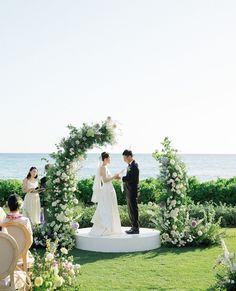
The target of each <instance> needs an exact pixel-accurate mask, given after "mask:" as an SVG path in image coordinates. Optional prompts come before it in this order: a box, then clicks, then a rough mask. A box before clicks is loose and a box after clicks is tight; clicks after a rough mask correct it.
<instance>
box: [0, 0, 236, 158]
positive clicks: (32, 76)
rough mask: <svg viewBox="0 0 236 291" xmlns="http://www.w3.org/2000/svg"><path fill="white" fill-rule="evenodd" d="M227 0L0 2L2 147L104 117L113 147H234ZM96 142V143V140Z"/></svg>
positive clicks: (47, 138) (51, 138)
mask: <svg viewBox="0 0 236 291" xmlns="http://www.w3.org/2000/svg"><path fill="white" fill-rule="evenodd" d="M235 11H236V2H235V1H234V0H227V1H223V0H221V1H219V0H214V1H210V0H198V1H192V0H178V1H176V0H165V1H158V0H154V1H151V0H90V1H86V0H84V1H79V0H74V1H73V0H47V1H46V0H38V1H36V0H34V1H32V0H29V1H25V0H24V1H23V0H11V1H0V152H2V153H4V152H8V153H10V152H14V153H18V152H25V153H28V152H40V153H42V152H51V151H54V149H55V146H54V145H55V143H58V142H59V141H60V139H61V138H62V137H64V136H66V135H67V132H68V131H67V129H66V126H67V124H73V125H75V126H77V127H80V126H81V124H82V123H83V122H87V123H92V122H99V121H101V120H103V119H105V118H106V117H107V116H111V117H112V118H113V119H114V120H117V121H118V122H119V127H120V129H121V132H122V133H121V134H119V136H118V141H117V144H116V145H115V146H113V147H108V148H107V150H109V151H111V152H120V151H122V150H123V149H125V148H131V149H132V150H133V151H134V152H136V153H150V152H153V151H154V150H155V149H160V147H161V146H160V142H161V141H162V140H163V138H164V137H165V136H169V137H170V139H171V140H172V142H173V145H174V146H175V147H176V148H178V149H179V150H180V152H182V153H212V154H213V153H226V154H227V153H236V134H235V116H236V72H235V71H236V53H235V52H236V34H235V32H236V17H235ZM95 151H97V149H95Z"/></svg>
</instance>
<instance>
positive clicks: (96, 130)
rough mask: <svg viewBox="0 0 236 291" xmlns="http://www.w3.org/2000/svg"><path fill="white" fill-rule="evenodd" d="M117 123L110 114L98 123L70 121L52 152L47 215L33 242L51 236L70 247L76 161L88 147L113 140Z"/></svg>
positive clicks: (74, 224) (74, 214) (72, 231)
mask: <svg viewBox="0 0 236 291" xmlns="http://www.w3.org/2000/svg"><path fill="white" fill-rule="evenodd" d="M115 128H116V125H115V123H114V122H113V121H112V119H111V118H110V117H108V118H107V119H106V120H105V121H103V122H101V123H100V124H98V123H97V124H91V125H88V124H85V123H84V124H83V125H82V127H81V128H79V129H77V128H76V127H74V126H72V125H69V126H68V129H69V135H68V137H66V138H63V139H62V140H61V142H60V143H59V144H58V145H56V147H57V152H54V153H52V154H51V157H52V158H53V159H54V161H55V163H54V165H53V167H51V168H50V170H49V171H48V173H47V191H46V193H45V195H46V197H45V198H46V199H45V200H46V201H47V205H48V209H47V219H46V223H45V224H44V225H43V226H40V227H38V228H37V229H36V231H35V243H36V244H37V245H45V241H46V240H47V239H48V238H50V239H52V240H58V241H59V243H60V245H62V246H67V247H69V248H70V247H73V245H74V235H75V230H76V228H77V227H78V224H77V223H76V221H77V220H78V218H79V213H76V207H75V206H76V204H78V200H77V199H76V196H75V191H76V189H77V187H76V186H77V177H76V169H77V164H78V162H79V161H81V160H83V159H84V158H85V157H86V153H87V151H88V150H89V149H92V148H94V147H95V146H104V145H107V144H113V143H114V142H115Z"/></svg>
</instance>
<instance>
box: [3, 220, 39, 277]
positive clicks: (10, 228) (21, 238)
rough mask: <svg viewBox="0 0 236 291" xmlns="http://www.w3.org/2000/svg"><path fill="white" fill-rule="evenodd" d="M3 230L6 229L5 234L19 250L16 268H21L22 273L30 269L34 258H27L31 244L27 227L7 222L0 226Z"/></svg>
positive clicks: (30, 236) (18, 223)
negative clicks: (14, 242)
mask: <svg viewBox="0 0 236 291" xmlns="http://www.w3.org/2000/svg"><path fill="white" fill-rule="evenodd" d="M1 226H2V227H3V228H6V229H7V232H8V233H9V234H10V235H11V236H12V237H13V238H14V239H15V240H16V243H17V245H18V249H19V257H18V266H21V267H22V270H23V271H24V272H27V269H28V268H30V267H32V266H33V264H34V258H29V256H28V252H29V248H30V247H31V245H32V243H33V238H32V234H31V233H30V231H29V230H28V229H27V227H26V226H25V225H24V224H22V223H20V222H16V221H8V222H6V223H3V224H1Z"/></svg>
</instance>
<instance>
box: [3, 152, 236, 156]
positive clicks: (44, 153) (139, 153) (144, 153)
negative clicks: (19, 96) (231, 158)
mask: <svg viewBox="0 0 236 291" xmlns="http://www.w3.org/2000/svg"><path fill="white" fill-rule="evenodd" d="M1 154H43V155H50V154H52V152H0V155H1ZM86 154H90V155H91V154H92V155H96V154H101V153H100V152H93V153H89V152H88V153H86ZM110 154H111V155H120V154H121V152H114V153H112V152H110ZM148 154H150V155H152V154H153V153H152V152H136V153H133V155H134V156H135V155H148ZM178 154H181V155H236V152H235V153H181V152H178Z"/></svg>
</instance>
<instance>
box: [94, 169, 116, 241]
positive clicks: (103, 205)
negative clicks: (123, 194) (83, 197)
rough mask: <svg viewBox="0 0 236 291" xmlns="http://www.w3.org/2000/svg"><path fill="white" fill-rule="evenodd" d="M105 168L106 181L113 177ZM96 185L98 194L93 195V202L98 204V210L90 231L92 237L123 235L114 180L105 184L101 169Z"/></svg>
mask: <svg viewBox="0 0 236 291" xmlns="http://www.w3.org/2000/svg"><path fill="white" fill-rule="evenodd" d="M105 168H106V177H105V180H106V179H107V178H110V177H111V173H110V171H109V170H108V168H107V167H105ZM96 183H97V189H96V190H95V189H94V191H96V193H94V194H93V198H92V201H93V202H97V208H96V211H95V213H94V216H93V218H92V223H93V227H92V229H91V231H90V235H94V236H102V235H113V234H120V233H122V230H121V223H120V215H119V210H118V203H117V197H116V192H115V189H114V187H113V184H112V180H110V181H108V182H105V181H104V179H103V178H102V177H101V175H100V169H99V170H98V174H97V177H95V184H96ZM95 188H96V186H95ZM94 196H96V197H94Z"/></svg>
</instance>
